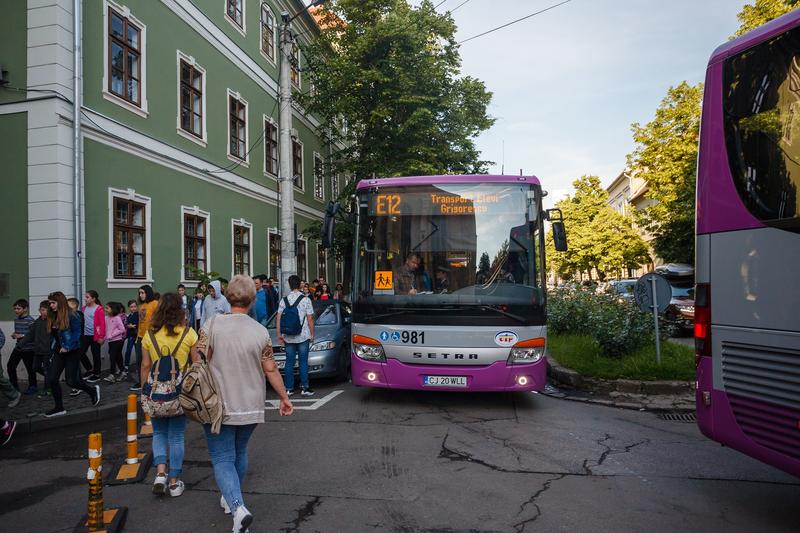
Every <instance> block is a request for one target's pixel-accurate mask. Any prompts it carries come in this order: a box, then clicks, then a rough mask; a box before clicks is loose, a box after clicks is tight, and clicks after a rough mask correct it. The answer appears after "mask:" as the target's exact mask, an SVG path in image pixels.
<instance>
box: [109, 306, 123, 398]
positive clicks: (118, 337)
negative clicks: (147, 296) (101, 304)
mask: <svg viewBox="0 0 800 533" xmlns="http://www.w3.org/2000/svg"><path fill="white" fill-rule="evenodd" d="M104 310H105V319H106V340H107V341H108V357H109V359H110V360H111V372H110V373H109V374H108V376H106V377H105V378H104V379H105V380H106V381H108V382H109V383H114V382H115V381H119V380H120V379H121V378H122V372H123V370H124V368H125V367H124V363H123V361H122V345H123V344H124V343H125V337H126V336H127V333H128V329H127V328H126V327H125V320H124V319H123V317H124V316H125V308H124V307H122V304H121V303H119V302H108V303H107V304H106V306H105V309H104Z"/></svg>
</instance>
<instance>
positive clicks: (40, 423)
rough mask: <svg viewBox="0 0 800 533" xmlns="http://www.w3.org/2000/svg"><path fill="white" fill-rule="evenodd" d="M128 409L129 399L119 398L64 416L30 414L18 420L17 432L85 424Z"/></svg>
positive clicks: (32, 431) (70, 412) (76, 410)
mask: <svg viewBox="0 0 800 533" xmlns="http://www.w3.org/2000/svg"><path fill="white" fill-rule="evenodd" d="M125 409H127V399H124V400H117V401H113V402H110V403H107V404H103V405H100V406H99V407H85V408H82V409H75V410H73V411H69V412H68V413H67V414H66V415H64V416H58V417H55V418H45V417H43V416H41V415H36V416H28V417H25V418H19V419H17V420H16V423H17V429H16V432H17V433H36V432H39V431H46V430H48V429H56V428H61V427H65V426H72V425H75V424H85V423H87V422H92V421H94V420H105V419H107V418H112V417H114V416H116V415H120V416H121V414H122V412H121V411H122V410H125Z"/></svg>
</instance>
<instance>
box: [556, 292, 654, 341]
mask: <svg viewBox="0 0 800 533" xmlns="http://www.w3.org/2000/svg"><path fill="white" fill-rule="evenodd" d="M652 327H653V326H652V317H651V315H650V314H648V313H643V312H642V311H640V310H639V308H638V307H637V306H636V305H634V304H632V303H630V302H627V301H626V302H619V301H617V296H616V295H613V294H606V293H600V294H598V293H597V292H595V291H594V290H591V289H586V288H576V289H574V290H569V289H559V290H556V291H553V292H552V293H551V294H550V295H549V300H548V330H549V331H550V332H551V333H553V334H556V335H590V336H591V337H592V338H593V339H594V340H595V342H597V344H598V345H599V346H600V348H601V349H602V351H603V354H604V355H606V356H610V357H619V356H623V355H626V354H629V353H632V352H634V351H636V350H637V349H639V348H640V347H641V346H642V345H643V344H645V343H647V342H649V341H651V340H652V339H653V331H652Z"/></svg>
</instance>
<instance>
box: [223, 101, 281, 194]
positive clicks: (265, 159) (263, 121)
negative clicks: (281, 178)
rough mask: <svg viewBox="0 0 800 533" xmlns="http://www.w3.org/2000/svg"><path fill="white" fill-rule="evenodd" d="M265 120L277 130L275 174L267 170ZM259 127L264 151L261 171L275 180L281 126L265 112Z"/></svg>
mask: <svg viewBox="0 0 800 533" xmlns="http://www.w3.org/2000/svg"><path fill="white" fill-rule="evenodd" d="M267 122H269V123H270V124H272V125H273V126H275V128H276V129H277V130H278V172H276V173H275V174H270V173H269V172H267V128H266V127H265V123H267ZM228 127H230V126H228ZM261 128H262V130H261V133H262V137H261V139H262V142H261V144H262V145H263V150H262V152H264V157H263V160H264V161H263V163H262V167H263V168H262V171H263V173H264V176H266V177H268V178H272V179H274V180H275V181H278V175H279V174H280V172H281V128H280V125H279V124H278V122H277V121H276V120H275V119H274V118H272V117H271V116H269V115H266V114H265V115H264V116H263V120H262V121H261Z"/></svg>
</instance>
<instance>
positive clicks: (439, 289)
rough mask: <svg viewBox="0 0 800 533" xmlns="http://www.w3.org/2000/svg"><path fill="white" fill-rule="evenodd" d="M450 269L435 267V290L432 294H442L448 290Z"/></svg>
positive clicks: (442, 266)
mask: <svg viewBox="0 0 800 533" xmlns="http://www.w3.org/2000/svg"><path fill="white" fill-rule="evenodd" d="M449 276H450V268H449V267H446V266H444V265H439V266H437V267H436V288H435V290H434V292H436V293H437V294H444V293H446V292H447V291H448V289H449V288H450V279H449Z"/></svg>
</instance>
